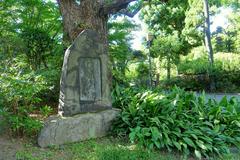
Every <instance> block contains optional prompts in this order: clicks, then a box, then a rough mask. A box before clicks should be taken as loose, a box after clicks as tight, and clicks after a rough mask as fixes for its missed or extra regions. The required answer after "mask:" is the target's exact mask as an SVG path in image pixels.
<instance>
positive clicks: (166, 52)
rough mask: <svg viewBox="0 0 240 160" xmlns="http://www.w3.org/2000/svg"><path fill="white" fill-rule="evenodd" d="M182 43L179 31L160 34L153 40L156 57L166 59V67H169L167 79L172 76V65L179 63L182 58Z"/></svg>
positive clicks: (152, 49)
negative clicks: (166, 34)
mask: <svg viewBox="0 0 240 160" xmlns="http://www.w3.org/2000/svg"><path fill="white" fill-rule="evenodd" d="M181 48H182V43H181V41H180V39H179V38H178V35H177V33H175V34H173V35H169V36H158V37H157V39H156V40H154V41H153V46H152V48H151V51H152V53H153V54H154V56H155V57H158V58H159V59H160V60H161V61H162V60H163V59H164V60H166V64H165V67H166V69H167V79H168V80H169V79H170V77H171V65H172V64H175V65H176V64H177V63H178V62H179V58H180V50H181Z"/></svg>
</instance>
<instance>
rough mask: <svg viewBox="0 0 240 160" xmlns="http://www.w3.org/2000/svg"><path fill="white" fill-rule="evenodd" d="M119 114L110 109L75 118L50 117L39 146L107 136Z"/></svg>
mask: <svg viewBox="0 0 240 160" xmlns="http://www.w3.org/2000/svg"><path fill="white" fill-rule="evenodd" d="M119 113H120V110H118V109H109V110H105V111H101V112H97V113H84V114H78V115H75V116H73V117H62V116H53V117H49V118H48V120H47V121H46V123H45V126H44V128H43V129H42V130H41V132H40V135H39V137H38V144H39V146H40V147H47V146H51V145H61V144H66V143H71V142H77V141H83V140H87V139H91V138H97V137H103V136H106V135H107V134H108V131H109V129H110V128H111V122H112V121H113V120H114V119H115V118H116V117H117V116H118V115H119Z"/></svg>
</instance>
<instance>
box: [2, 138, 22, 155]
mask: <svg viewBox="0 0 240 160" xmlns="http://www.w3.org/2000/svg"><path fill="white" fill-rule="evenodd" d="M22 148H23V140H22V139H13V138H10V137H9V136H8V135H7V134H1V135H0V160H16V152H17V151H19V150H21V149H22Z"/></svg>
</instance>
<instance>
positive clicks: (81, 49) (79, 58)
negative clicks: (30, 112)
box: [38, 30, 120, 147]
mask: <svg viewBox="0 0 240 160" xmlns="http://www.w3.org/2000/svg"><path fill="white" fill-rule="evenodd" d="M108 73H109V72H108V56H107V54H106V52H104V44H103V43H102V42H101V41H100V39H99V36H98V34H97V33H96V32H95V31H92V30H85V31H83V32H82V33H80V34H79V36H78V37H77V38H76V40H75V41H74V42H73V44H72V45H71V46H70V47H69V48H68V49H67V51H66V53H65V57H64V62H63V68H62V77H61V82H60V98H59V114H58V115H56V116H52V117H49V118H48V119H47V120H46V122H45V124H44V127H43V129H42V130H41V132H40V134H39V136H38V144H39V146H40V147H47V146H51V145H61V144H66V143H71V142H77V141H83V140H87V139H91V138H97V137H103V136H105V135H107V133H108V131H109V129H110V128H111V123H112V121H113V120H114V119H115V118H116V117H117V116H118V115H119V112H120V111H119V110H117V109H112V108H111V96H110V88H109V86H110V85H109V79H108V78H109V76H108Z"/></svg>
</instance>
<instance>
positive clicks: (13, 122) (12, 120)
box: [0, 56, 52, 136]
mask: <svg viewBox="0 0 240 160" xmlns="http://www.w3.org/2000/svg"><path fill="white" fill-rule="evenodd" d="M24 60H25V58H24V56H18V57H17V58H14V59H13V60H12V61H11V63H9V64H11V65H6V66H4V68H2V70H0V71H1V73H0V83H1V85H0V94H1V100H0V116H1V115H2V116H3V117H4V120H5V121H6V123H7V124H8V126H9V127H10V129H11V131H12V132H13V133H14V134H15V135H26V136H34V135H36V134H37V133H38V131H39V129H40V128H41V126H42V121H41V119H40V118H36V115H37V113H38V112H40V113H42V114H43V115H44V116H46V115H47V114H49V112H50V109H49V108H47V107H41V106H39V105H38V104H40V102H42V99H41V95H42V94H41V93H42V92H44V91H49V90H50V88H51V85H52V83H51V82H49V81H48V78H47V77H45V76H43V74H41V72H36V71H32V70H30V69H29V67H28V64H27V63H26V62H25V61H24Z"/></svg>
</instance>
